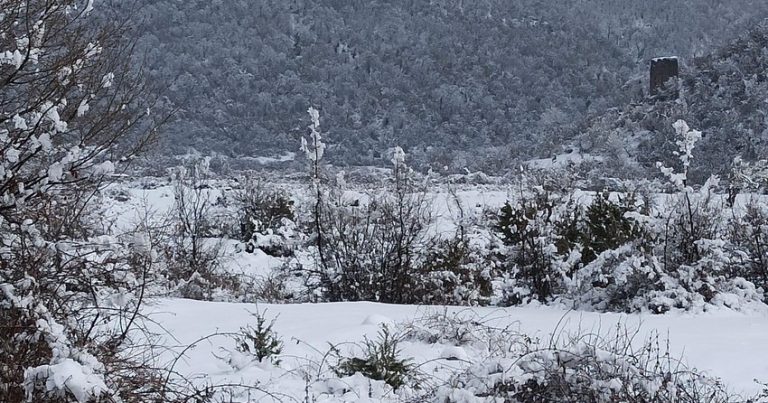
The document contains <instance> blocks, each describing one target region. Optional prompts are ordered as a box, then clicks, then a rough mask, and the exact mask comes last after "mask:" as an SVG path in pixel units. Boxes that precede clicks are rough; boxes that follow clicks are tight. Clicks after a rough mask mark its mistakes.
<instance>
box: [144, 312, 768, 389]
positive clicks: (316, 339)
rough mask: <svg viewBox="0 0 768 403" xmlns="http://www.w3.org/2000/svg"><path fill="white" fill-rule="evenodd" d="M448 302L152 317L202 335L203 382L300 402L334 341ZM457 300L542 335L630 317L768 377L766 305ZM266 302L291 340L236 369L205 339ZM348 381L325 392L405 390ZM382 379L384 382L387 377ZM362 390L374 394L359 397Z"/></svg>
mask: <svg viewBox="0 0 768 403" xmlns="http://www.w3.org/2000/svg"><path fill="white" fill-rule="evenodd" d="M443 309H445V308H442V307H419V306H402V305H385V304H377V303H367V302H360V303H323V304H293V305H269V304H259V305H258V306H257V305H252V304H237V303H221V302H199V301H192V300H182V299H165V300H159V301H156V303H155V304H154V306H152V308H151V311H152V314H151V317H152V318H153V319H154V320H155V321H157V322H158V323H161V324H162V326H163V327H164V328H165V330H166V331H167V333H166V334H167V336H166V342H167V345H168V346H184V345H189V344H195V347H194V348H192V349H190V350H189V351H187V354H186V355H185V358H184V359H183V360H181V361H179V363H178V364H177V369H178V370H179V371H180V373H182V374H186V375H188V376H191V377H194V378H197V379H198V381H200V382H202V381H210V382H240V383H245V384H255V383H259V384H260V385H261V386H264V387H267V388H268V389H269V390H271V391H273V392H277V391H279V393H280V394H282V395H283V397H284V398H286V401H293V400H292V399H293V398H295V399H297V400H298V401H302V397H303V396H304V393H305V387H306V384H305V381H304V380H302V377H301V376H300V372H301V371H300V370H299V368H301V367H302V366H305V365H306V364H307V363H308V362H315V363H317V362H320V361H321V360H322V359H323V354H324V353H325V352H326V351H327V350H328V343H333V344H338V345H339V346H340V347H341V348H342V350H344V348H346V347H350V344H349V343H350V342H360V341H362V340H363V338H364V337H366V336H367V337H369V338H371V339H375V337H376V332H377V331H378V329H379V328H378V327H377V326H376V325H375V324H376V323H377V322H389V320H390V319H391V320H392V321H396V322H400V323H402V322H409V321H413V320H415V319H418V318H421V317H424V316H426V315H428V314H430V313H437V312H442V311H443ZM447 309H448V311H449V312H459V313H462V312H463V313H464V314H470V315H477V317H478V318H482V320H483V321H484V323H488V324H493V325H498V326H506V325H511V329H514V330H519V331H522V332H524V333H527V334H529V335H531V336H536V337H539V338H540V339H541V340H548V339H549V338H550V337H551V335H552V334H553V333H554V334H555V335H556V336H555V337H558V336H557V335H560V337H564V335H565V334H567V333H569V332H576V331H591V332H601V333H605V334H608V333H610V332H611V331H612V330H615V329H616V326H617V324H622V326H626V327H628V328H629V329H636V328H639V329H640V330H639V333H638V336H639V337H638V338H637V340H638V341H642V340H644V339H646V337H645V336H651V335H653V334H654V332H657V333H658V334H659V335H660V336H661V337H662V338H664V339H666V338H668V339H669V343H670V349H671V352H672V353H673V356H676V357H677V358H682V361H683V362H684V363H686V364H687V365H688V366H690V367H695V368H697V369H699V370H703V371H705V372H706V373H708V374H709V375H713V376H716V377H719V378H721V379H722V380H723V381H724V382H725V383H726V384H727V385H729V387H731V388H732V390H733V391H734V392H738V393H744V394H750V395H752V394H756V393H758V392H759V391H760V387H759V385H758V384H757V383H755V382H754V379H760V380H765V379H768V360H766V357H768V343H766V342H765V335H766V334H768V314H766V313H764V312H763V313H759V312H753V313H749V314H745V313H737V312H732V311H721V312H714V313H707V314H698V315H688V314H667V315H657V316H651V315H625V314H599V313H583V312H573V311H566V310H562V309H557V308H551V307H515V308H471V309H468V308H460V307H449V308H447ZM257 310H258V311H259V312H266V316H267V317H268V318H277V320H276V322H275V327H274V330H275V331H276V333H277V334H278V335H279V336H280V337H281V338H282V339H283V341H284V343H285V347H284V349H283V352H282V354H281V358H282V363H281V364H280V367H279V368H278V367H274V366H272V365H270V364H264V363H256V364H254V365H251V366H250V367H245V368H242V369H240V370H235V369H233V368H232V366H230V365H228V364H226V363H225V362H224V361H223V360H221V359H218V358H216V356H219V357H220V356H222V354H223V351H225V350H227V349H232V347H233V342H232V341H231V340H230V339H227V338H226V337H224V336H221V337H212V338H209V339H206V340H205V341H202V342H201V341H199V339H200V338H203V337H206V336H208V335H211V334H215V333H226V332H236V331H238V329H239V328H240V327H242V326H245V325H247V324H250V323H253V317H252V315H251V313H252V312H256V311H257ZM371 318H375V319H377V320H371ZM378 319H382V320H381V321H379V320H378ZM401 347H402V354H403V356H404V357H412V358H413V362H414V363H415V364H417V365H421V366H420V369H421V370H422V371H424V372H427V373H430V374H436V375H437V376H438V377H441V376H442V377H447V375H446V374H450V373H451V372H452V371H453V370H455V369H457V368H461V367H462V365H461V364H460V361H457V359H458V360H461V361H464V360H469V361H471V360H473V359H475V360H477V359H479V357H473V355H472V354H473V351H472V348H471V347H467V346H464V347H461V348H459V347H454V346H446V345H441V344H426V343H422V342H403V343H402V345H401ZM179 348H181V347H179ZM465 349H466V350H465ZM352 350H354V348H352ZM342 381H343V382H348V383H349V384H348V385H347V387H346V388H347V389H350V390H351V391H350V392H348V393H330V395H329V396H326V397H327V399H326V400H318V401H397V396H396V395H392V394H391V393H393V392H391V391H390V392H389V393H390V394H386V393H384V395H382V396H380V397H379V398H374V399H371V400H368V399H367V398H366V399H363V397H365V396H367V393H369V392H371V391H369V390H364V391H363V390H362V389H359V388H363V389H365V388H367V387H368V386H366V385H368V384H369V382H368V381H367V380H366V381H365V382H363V383H362V384H360V383H359V382H356V381H355V380H354V379H353V380H350V379H342ZM358 381H359V379H358ZM329 382H330V381H329ZM334 382H338V380H336V381H334ZM320 383H323V382H320ZM375 383H376V382H374V384H375ZM355 385H356V386H355ZM331 386H332V385H331ZM331 386H329V385H326V384H325V383H323V385H322V386H321V385H319V384H318V382H315V383H314V384H312V385H310V387H311V388H319V387H322V388H326V387H327V388H331V389H333V388H332V387H331ZM358 387H359V388H358ZM356 388H357V389H356ZM379 388H384V387H383V386H382V385H379ZM384 389H386V388H384ZM382 390H383V389H382ZM356 393H365V394H362V395H359V396H358V395H357V394H356ZM371 393H373V392H371ZM382 393H383V392H382ZM331 395H332V396H335V397H333V398H332V396H331ZM374 395H376V393H374ZM289 397H290V398H289ZM334 399H336V400H334ZM358 399H361V400H358ZM267 401H269V400H267Z"/></svg>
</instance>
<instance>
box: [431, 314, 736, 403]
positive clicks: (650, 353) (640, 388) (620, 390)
mask: <svg viewBox="0 0 768 403" xmlns="http://www.w3.org/2000/svg"><path fill="white" fill-rule="evenodd" d="M636 334H637V333H636V332H633V331H631V330H629V329H626V328H623V327H621V326H620V327H618V328H617V330H616V333H615V335H611V336H604V335H600V334H579V333H577V334H573V335H561V337H557V338H553V340H561V339H563V338H564V340H563V341H552V342H551V343H550V344H549V345H540V344H538V343H537V342H535V341H531V340H530V339H527V340H526V339H525V338H523V337H521V336H517V337H518V341H519V344H518V346H522V347H523V348H522V350H519V351H518V353H517V354H515V355H511V356H507V357H504V356H500V355H491V356H490V357H488V358H486V359H484V360H483V361H482V362H478V363H474V364H473V365H471V366H470V367H469V368H468V369H467V371H465V372H464V373H461V374H458V375H455V376H454V378H452V379H451V380H449V382H448V384H447V385H445V386H441V387H438V388H437V389H436V390H435V391H433V392H432V400H431V401H433V402H441V403H444V402H487V401H505V402H521V403H529V402H530V403H535V402H562V403H566V402H572V403H583V402H590V403H602V402H605V403H612V402H658V403H672V402H690V403H701V402H739V401H743V399H741V398H740V397H738V396H731V395H729V394H728V392H727V391H726V390H725V387H724V386H723V385H722V384H721V383H720V381H719V380H718V379H716V378H711V377H708V376H706V375H703V374H701V373H698V372H697V371H696V370H695V369H690V368H687V367H686V366H685V365H684V364H683V363H681V362H680V361H678V360H676V359H675V358H673V357H672V356H671V354H670V353H669V351H668V349H666V348H665V346H664V345H663V344H662V342H661V341H660V340H659V338H658V337H651V338H648V339H647V340H645V341H638V340H635V337H636Z"/></svg>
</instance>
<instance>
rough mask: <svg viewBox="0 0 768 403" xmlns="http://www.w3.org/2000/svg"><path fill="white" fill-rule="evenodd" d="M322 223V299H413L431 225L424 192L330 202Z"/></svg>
mask: <svg viewBox="0 0 768 403" xmlns="http://www.w3.org/2000/svg"><path fill="white" fill-rule="evenodd" d="M337 200H338V199H337ZM320 219H321V222H322V224H321V228H322V231H323V232H322V234H321V237H322V239H323V240H324V243H323V244H322V255H323V256H324V261H321V262H320V265H319V266H318V268H317V272H316V273H313V274H316V275H317V277H318V286H319V287H320V290H321V291H322V295H323V297H324V298H326V299H328V300H331V301H380V302H389V303H408V302H412V301H413V294H412V292H413V291H415V289H416V288H417V284H416V280H417V279H418V278H419V276H418V268H419V264H420V263H421V258H422V256H423V254H424V253H426V252H425V250H426V249H425V247H426V245H427V243H428V238H427V234H426V230H427V226H428V224H429V222H430V214H429V205H428V204H427V203H426V199H425V194H424V193H423V192H418V193H405V192H400V193H394V194H393V193H390V192H383V193H380V194H373V195H371V196H370V200H369V201H368V202H367V203H364V204H362V205H359V206H352V205H345V204H344V203H343V202H341V201H331V202H328V203H324V204H323V208H322V215H321V216H320Z"/></svg>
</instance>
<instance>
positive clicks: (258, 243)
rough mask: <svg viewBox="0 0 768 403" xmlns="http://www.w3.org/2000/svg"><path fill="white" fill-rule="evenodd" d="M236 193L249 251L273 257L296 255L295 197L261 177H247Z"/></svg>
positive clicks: (241, 224)
mask: <svg viewBox="0 0 768 403" xmlns="http://www.w3.org/2000/svg"><path fill="white" fill-rule="evenodd" d="M244 182H245V184H244V187H243V190H242V191H240V192H239V193H238V194H237V196H236V199H237V203H238V205H239V206H238V207H239V210H240V212H239V215H240V236H241V239H242V240H243V242H246V250H247V251H253V250H254V249H255V248H258V249H261V250H262V251H264V253H266V254H268V255H270V256H276V257H285V256H290V255H292V254H293V247H292V245H291V242H290V240H289V238H290V237H291V236H292V235H293V234H294V233H295V231H294V227H295V224H294V222H295V220H296V217H295V211H294V205H293V200H291V198H290V197H289V196H288V194H287V193H286V192H285V191H284V190H282V189H277V188H272V187H269V186H268V185H267V184H265V183H263V182H261V181H260V180H251V179H246V180H245V181H244Z"/></svg>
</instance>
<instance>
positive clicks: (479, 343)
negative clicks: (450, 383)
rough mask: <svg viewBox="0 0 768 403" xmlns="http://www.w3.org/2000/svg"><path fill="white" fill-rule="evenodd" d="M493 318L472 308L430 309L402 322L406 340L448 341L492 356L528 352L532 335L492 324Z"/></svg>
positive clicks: (425, 341) (512, 325) (453, 344)
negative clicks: (453, 310)
mask: <svg viewBox="0 0 768 403" xmlns="http://www.w3.org/2000/svg"><path fill="white" fill-rule="evenodd" d="M492 319H493V317H490V318H486V317H479V316H478V315H477V313H476V312H475V311H473V310H471V309H466V310H462V311H458V312H449V311H448V308H444V309H443V310H442V311H436V312H429V313H427V314H425V315H423V316H421V317H419V318H416V319H414V320H412V321H410V322H406V323H403V324H401V325H400V326H401V332H402V339H403V340H407V341H412V342H421V343H426V344H444V345H449V346H455V347H466V348H468V349H475V350H476V351H481V352H483V354H485V355H489V356H502V357H506V356H512V355H514V354H516V353H519V352H521V351H525V349H526V348H527V347H526V346H527V345H528V344H529V343H531V342H532V340H531V338H529V337H528V336H526V335H524V334H521V333H520V332H518V331H516V330H515V329H514V327H515V324H510V325H507V326H504V327H497V326H493V325H492V324H490V323H488V322H490V321H491V320H492Z"/></svg>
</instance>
